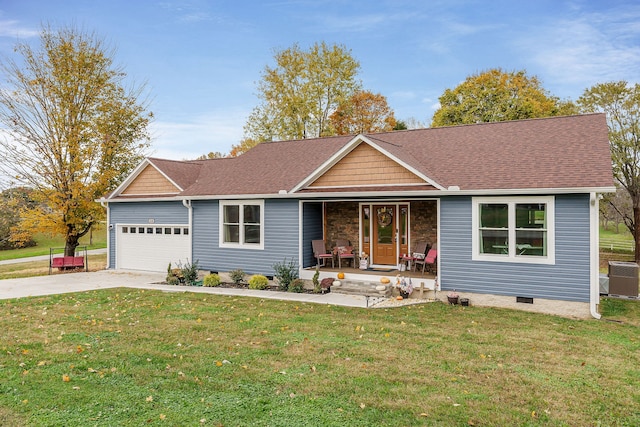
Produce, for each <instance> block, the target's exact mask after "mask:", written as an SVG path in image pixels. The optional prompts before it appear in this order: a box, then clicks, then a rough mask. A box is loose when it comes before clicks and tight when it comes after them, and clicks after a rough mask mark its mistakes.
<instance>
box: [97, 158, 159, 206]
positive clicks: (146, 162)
mask: <svg viewBox="0 0 640 427" xmlns="http://www.w3.org/2000/svg"><path fill="white" fill-rule="evenodd" d="M149 164H151V163H150V162H149V159H147V158H144V159H142V161H141V162H140V164H139V165H138V166H136V168H135V169H134V170H133V172H131V173H130V174H129V176H127V178H126V179H125V180H124V181H122V182H121V183H120V185H118V187H116V189H115V190H113V191H112V192H111V195H110V196H109V197H108V199H111V198H113V197H116V196H119V195H120V193H122V192H123V191H124V189H125V188H127V187H128V186H129V184H131V183H132V182H133V180H134V179H136V177H137V176H138V175H140V172H142V170H143V169H144V168H145V167H146V166H147V165H149ZM100 200H103V199H100Z"/></svg>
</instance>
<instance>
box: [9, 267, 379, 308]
mask: <svg viewBox="0 0 640 427" xmlns="http://www.w3.org/2000/svg"><path fill="white" fill-rule="evenodd" d="M165 276H166V274H165V273H153V272H144V271H132V270H101V271H94V272H87V273H86V272H80V273H66V274H52V275H49V276H38V277H27V278H24V279H4V280H0V299H12V298H23V297H31V296H42V295H54V294H64V293H68V292H84V291H91V290H95V289H108V288H120V287H125V288H138V289H156V290H162V291H166V292H197V293H208V294H217V295H232V296H246V297H256V298H264V299H280V300H288V301H299V302H310V303H318V304H332V305H342V306H348V307H362V308H365V307H367V301H366V298H365V297H363V296H358V295H343V294H337V293H328V294H297V293H291V292H274V291H257V290H252V289H234V288H206V287H202V286H170V285H164V284H162V282H164V280H165ZM369 304H371V302H370V303H369Z"/></svg>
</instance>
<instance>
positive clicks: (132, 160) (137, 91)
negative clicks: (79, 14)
mask: <svg viewBox="0 0 640 427" xmlns="http://www.w3.org/2000/svg"><path fill="white" fill-rule="evenodd" d="M15 51H16V52H17V53H18V54H19V55H20V56H21V58H20V60H19V61H17V60H13V59H10V58H4V59H2V61H0V70H2V71H3V72H4V77H5V78H6V80H7V82H6V83H7V84H5V85H3V86H2V87H1V88H0V124H1V125H2V126H3V127H4V131H5V132H6V135H5V138H3V139H0V171H1V172H2V173H4V174H5V175H7V176H11V177H12V179H14V180H16V181H17V182H18V183H19V184H22V185H25V186H28V187H30V188H32V189H33V190H34V192H33V197H34V199H35V200H36V201H37V202H39V204H38V206H43V207H44V208H34V209H31V210H27V211H24V212H23V214H22V221H21V228H22V229H23V230H25V229H26V230H28V229H31V230H38V231H42V232H48V233H50V234H57V233H61V234H63V235H64V236H65V240H66V243H65V254H66V255H73V254H74V252H75V248H76V247H77V246H78V239H79V238H80V237H82V236H83V235H85V234H86V233H87V232H88V231H89V230H90V228H91V226H92V225H93V224H95V223H96V222H98V221H99V220H101V219H102V218H103V217H104V209H103V208H102V207H101V206H100V205H99V204H98V203H96V202H95V201H94V200H96V199H97V198H99V197H102V196H104V195H105V194H106V193H108V192H109V191H111V190H113V189H114V188H115V187H116V186H117V185H118V184H119V183H120V182H121V181H122V180H123V179H124V177H125V176H127V175H128V174H129V173H130V171H131V170H132V169H133V168H134V167H135V166H136V165H137V164H138V163H139V162H140V160H141V159H142V156H143V154H144V151H145V150H146V149H147V148H148V146H149V134H148V132H147V127H148V125H149V123H150V121H151V120H152V114H151V113H150V112H146V105H145V103H141V102H140V101H139V97H140V96H141V94H142V93H143V90H144V86H140V87H138V88H126V87H125V86H124V84H123V83H124V79H125V76H126V74H125V73H124V72H123V70H122V69H121V68H120V67H114V65H113V59H112V55H113V52H112V51H110V50H107V49H106V48H105V46H104V43H103V42H102V40H100V39H99V38H97V37H96V36H95V35H94V34H89V33H85V32H82V31H79V30H77V29H75V28H71V27H69V28H62V29H59V30H55V31H54V30H52V29H51V28H48V27H45V28H43V30H42V32H41V37H40V47H39V49H33V48H32V47H31V46H29V45H28V44H26V43H18V45H17V46H16V49H15Z"/></svg>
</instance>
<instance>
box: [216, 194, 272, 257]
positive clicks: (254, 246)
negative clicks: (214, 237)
mask: <svg viewBox="0 0 640 427" xmlns="http://www.w3.org/2000/svg"><path fill="white" fill-rule="evenodd" d="M225 206H239V207H240V230H239V232H240V238H239V240H240V242H239V243H231V242H225V241H224V207H225ZM244 206H260V243H243V242H244V226H243V225H244V218H243V215H244V209H243V207H244ZM218 212H219V214H218V216H219V227H218V230H219V234H218V236H219V239H218V240H219V247H221V248H241V249H258V250H264V200H221V201H220V203H219V211H218Z"/></svg>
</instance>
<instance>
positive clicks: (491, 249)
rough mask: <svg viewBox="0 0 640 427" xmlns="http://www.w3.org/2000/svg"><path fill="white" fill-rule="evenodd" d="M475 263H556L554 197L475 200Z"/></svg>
mask: <svg viewBox="0 0 640 427" xmlns="http://www.w3.org/2000/svg"><path fill="white" fill-rule="evenodd" d="M472 220H473V233H474V234H473V239H472V240H473V259H474V260H490V261H507V262H509V261H510V262H528V263H540V264H553V263H555V251H554V249H555V238H554V237H555V236H554V233H555V230H554V199H553V197H517V198H499V197H496V198H474V199H473V218H472Z"/></svg>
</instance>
